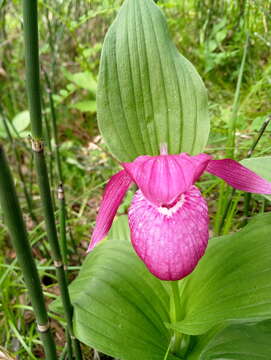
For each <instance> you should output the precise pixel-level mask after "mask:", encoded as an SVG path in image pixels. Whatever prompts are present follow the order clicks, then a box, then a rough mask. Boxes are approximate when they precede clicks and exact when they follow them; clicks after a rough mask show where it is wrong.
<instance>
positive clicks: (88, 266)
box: [54, 217, 178, 360]
mask: <svg viewBox="0 0 271 360" xmlns="http://www.w3.org/2000/svg"><path fill="white" fill-rule="evenodd" d="M126 224H127V217H121V218H119V220H118V221H117V222H116V223H115V225H113V231H112V230H111V234H110V235H109V237H111V238H110V239H108V240H106V241H103V242H102V243H101V244H100V245H98V246H97V248H95V249H94V250H93V252H92V253H90V254H89V255H88V256H87V258H86V260H85V262H84V264H83V267H82V270H81V271H80V274H79V276H78V278H77V279H76V280H75V281H74V282H73V283H72V285H71V287H70V293H71V298H72V303H73V306H74V331H75V335H76V337H77V338H78V339H79V340H81V341H82V342H83V343H85V344H87V345H89V346H91V347H94V348H95V349H97V350H100V351H102V352H103V353H105V354H108V355H111V356H113V357H116V358H120V359H122V360H139V359H140V360H150V359H152V360H163V359H164V357H165V354H166V352H167V349H168V346H169V342H170V337H171V333H170V331H169V330H168V329H167V328H166V326H165V325H164V323H165V322H168V321H169V315H168V310H169V296H168V293H167V292H166V290H165V288H164V287H163V285H162V283H161V282H160V281H159V280H158V279H157V278H155V277H154V276H153V275H151V274H150V273H149V272H148V270H147V269H146V268H145V266H144V264H143V263H142V262H141V261H140V260H139V258H138V257H137V256H136V255H135V253H134V251H133V249H132V246H131V244H130V242H129V241H127V240H128V239H127V238H126V237H125V239H124V240H123V241H119V240H118V239H115V238H114V237H115V236H117V237H120V238H122V237H123V236H124V235H125V233H126V232H127V230H126V229H127V225H126ZM114 226H115V227H117V228H119V229H116V230H114ZM126 235H127V234H126ZM128 236H129V235H128ZM112 237H113V238H112ZM56 305H57V306H56ZM58 307H59V303H58V304H55V305H54V310H59V309H57V308H58ZM167 359H168V360H174V359H175V360H177V359H178V358H177V357H175V356H173V355H168V357H167Z"/></svg>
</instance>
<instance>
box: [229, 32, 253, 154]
mask: <svg viewBox="0 0 271 360" xmlns="http://www.w3.org/2000/svg"><path fill="white" fill-rule="evenodd" d="M248 45H249V35H248V34H247V36H246V42H245V46H244V52H243V57H242V61H241V65H240V69H239V74H238V79H237V84H236V89H235V94H234V100H233V106H232V112H231V117H230V123H229V135H228V136H229V142H228V146H227V147H228V148H229V150H228V151H227V156H229V157H231V158H234V149H235V132H236V119H237V115H238V110H239V100H240V90H241V84H242V79H243V74H244V67H245V62H246V57H247V50H248Z"/></svg>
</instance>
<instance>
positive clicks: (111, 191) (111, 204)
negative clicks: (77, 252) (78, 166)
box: [87, 170, 132, 252]
mask: <svg viewBox="0 0 271 360" xmlns="http://www.w3.org/2000/svg"><path fill="white" fill-rule="evenodd" d="M131 182H132V179H131V177H130V176H129V175H128V174H127V172H126V171H125V170H122V171H120V172H118V173H117V174H116V175H114V176H112V178H111V179H110V181H109V182H108V184H107V185H106V188H105V191H104V195H103V199H102V203H101V206H100V209H99V213H98V216H97V220H96V225H95V228H94V231H93V234H92V237H91V242H90V244H89V247H88V250H87V251H88V252H89V251H91V250H92V249H93V248H94V247H95V246H96V244H97V243H98V242H99V241H101V240H102V239H103V238H104V237H105V236H106V234H107V233H108V231H109V229H110V227H111V225H112V222H113V219H114V217H115V215H116V212H117V210H118V207H119V205H120V203H121V202H122V200H123V198H124V196H125V194H126V192H127V190H128V189H129V186H130V184H131Z"/></svg>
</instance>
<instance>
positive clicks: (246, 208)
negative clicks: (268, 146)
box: [243, 115, 271, 226]
mask: <svg viewBox="0 0 271 360" xmlns="http://www.w3.org/2000/svg"><path fill="white" fill-rule="evenodd" d="M270 121H271V115H269V116H268V117H267V119H265V121H264V122H263V124H262V126H261V128H260V130H259V133H258V136H257V137H256V138H255V140H254V142H253V144H252V146H251V148H250V149H249V151H248V153H247V158H250V157H251V156H252V154H253V152H254V150H255V148H256V146H257V145H258V143H259V141H260V139H261V137H262V136H263V134H264V132H265V130H266V128H267V126H268V125H269V123H270ZM250 200H251V194H250V193H245V203H244V213H245V214H244V215H245V220H244V221H243V226H245V225H246V224H247V220H248V217H249V211H250Z"/></svg>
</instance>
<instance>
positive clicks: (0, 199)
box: [0, 145, 57, 360]
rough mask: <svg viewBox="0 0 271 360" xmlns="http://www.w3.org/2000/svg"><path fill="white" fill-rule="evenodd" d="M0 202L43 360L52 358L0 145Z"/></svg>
mask: <svg viewBox="0 0 271 360" xmlns="http://www.w3.org/2000/svg"><path fill="white" fill-rule="evenodd" d="M0 168H1V171H0V204H1V207H2V210H3V214H4V219H5V223H6V225H7V228H8V230H9V233H10V237H11V241H12V244H13V247H14V249H15V251H16V256H17V260H18V262H19V264H20V267H21V270H22V273H23V276H24V281H25V284H26V287H27V290H28V293H29V297H30V301H31V303H32V306H33V311H34V314H35V316H36V319H37V324H38V330H39V332H40V338H41V341H42V343H43V347H44V351H45V356H46V359H47V360H56V359H57V353H56V347H55V343H54V340H53V337H52V334H51V331H50V325H49V318H48V315H47V310H46V306H45V301H44V297H43V293H42V288H41V283H40V279H39V275H38V271H37V267H36V264H35V262H34V259H33V255H32V251H31V248H30V245H29V241H28V236H27V231H26V228H25V224H24V220H23V216H22V212H21V209H20V205H19V202H18V198H17V195H16V191H15V186H14V182H13V179H12V175H11V172H10V169H9V167H8V163H7V159H6V157H5V154H4V150H3V148H2V146H1V145H0Z"/></svg>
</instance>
